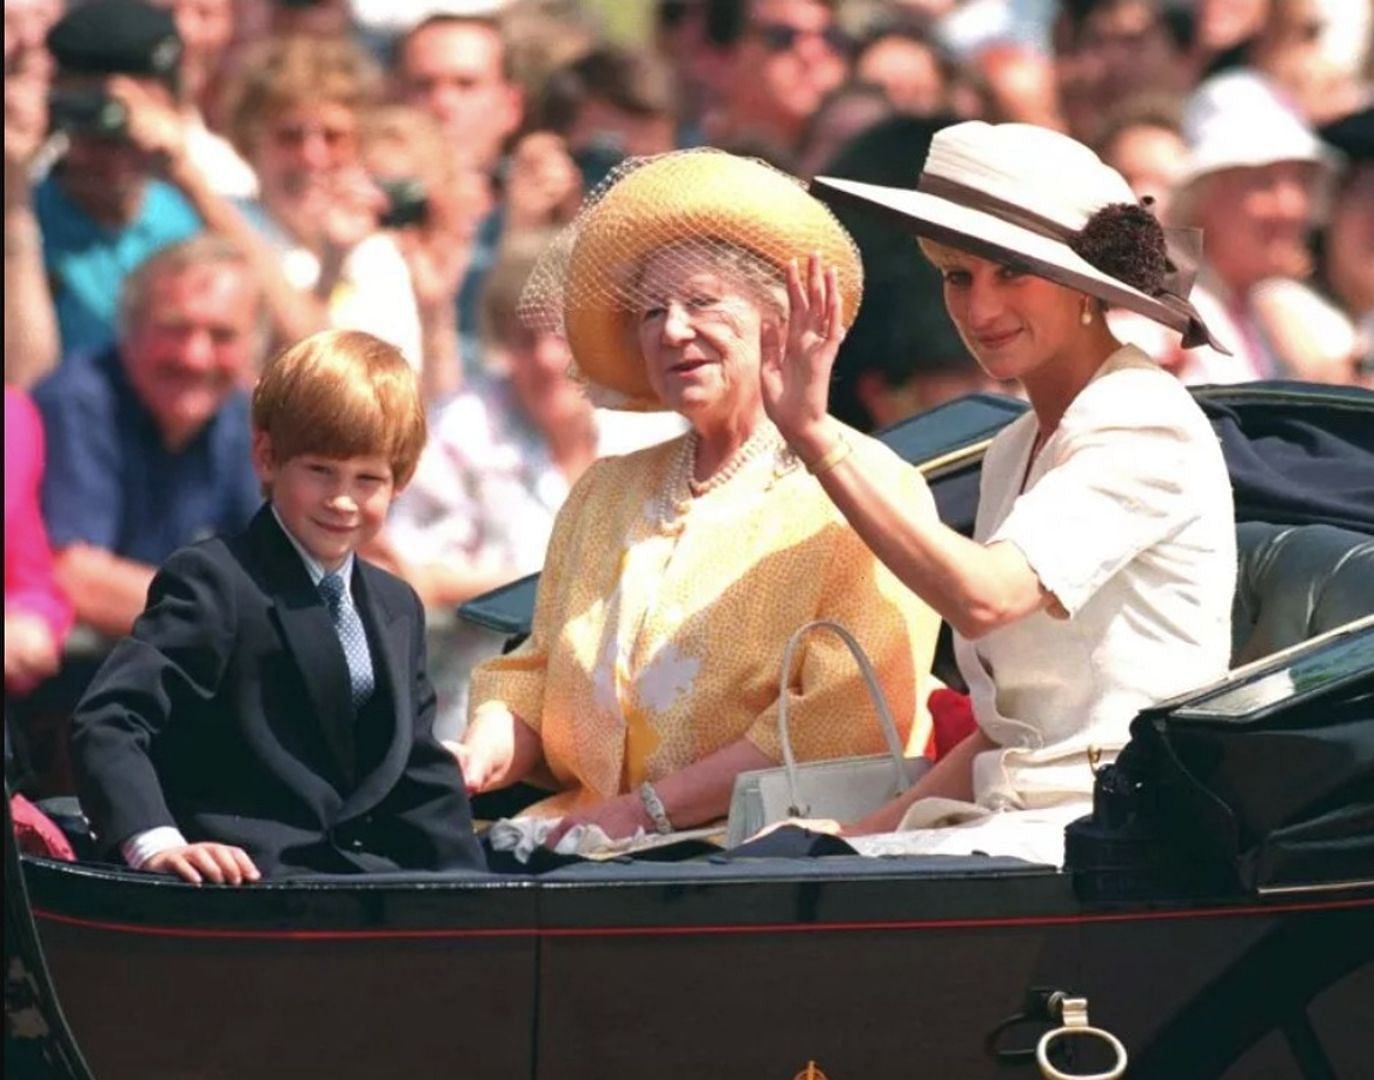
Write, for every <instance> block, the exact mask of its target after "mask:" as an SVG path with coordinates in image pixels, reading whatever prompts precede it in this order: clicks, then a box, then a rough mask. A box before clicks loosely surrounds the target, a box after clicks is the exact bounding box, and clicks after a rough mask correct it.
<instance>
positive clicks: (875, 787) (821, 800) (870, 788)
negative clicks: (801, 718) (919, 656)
mask: <svg viewBox="0 0 1374 1080" xmlns="http://www.w3.org/2000/svg"><path fill="white" fill-rule="evenodd" d="M815 629H825V630H830V631H832V632H833V633H835V634H836V635H838V637H839V639H840V640H841V641H843V642H844V643H845V645H847V646H848V647H849V651H850V653H852V654H853V656H854V659H855V661H856V662H857V663H858V665H859V671H860V673H861V674H862V675H863V677H864V682H865V683H866V684H867V685H868V693H869V696H870V697H871V698H872V700H873V704H874V707H875V708H876V709H877V710H878V720H879V722H880V724H881V725H882V729H883V738H884V739H885V740H886V741H887V749H888V752H887V753H886V754H872V755H869V756H866V757H848V758H833V759H831V760H829V761H812V762H807V763H805V764H802V765H798V764H797V760H796V757H795V756H794V755H793V753H792V741H791V738H790V736H789V732H788V727H787V702H788V698H789V697H790V696H791V695H790V694H788V692H787V689H786V688H787V686H788V685H789V684H790V682H791V678H792V657H793V654H794V653H795V652H796V649H797V646H798V644H800V642H801V639H802V638H803V637H805V636H806V635H807V634H808V633H810V632H811V631H812V630H815ZM780 685H781V686H782V687H783V690H782V695H781V697H780V698H779V699H778V736H779V740H780V742H781V743H782V762H783V763H782V766H781V767H775V768H771V769H754V770H752V771H750V772H742V773H740V774H739V775H738V776H737V777H735V787H734V791H733V792H732V793H731V796H730V817H729V820H728V821H727V823H726V836H725V846H726V847H734V846H735V845H736V844H741V843H743V842H744V841H745V840H747V839H748V838H749V837H751V836H753V835H754V833H756V832H758V831H759V830H760V829H762V828H763V827H764V826H765V825H772V824H773V823H774V822H776V821H782V820H784V819H786V818H789V817H814V818H834V819H835V820H836V821H842V822H845V821H854V820H856V819H858V818H861V817H863V816H865V815H866V814H870V813H872V812H873V811H874V810H876V809H878V807H880V806H882V805H883V804H884V803H886V802H888V801H889V800H890V799H894V798H896V797H897V796H898V795H900V794H901V793H902V792H903V791H905V790H906V789H907V788H909V787H910V786H911V785H912V783H914V782H915V780H916V779H917V778H918V777H919V776H921V775H922V774H923V773H924V772H925V771H926V770H927V769H928V768H930V762H928V761H927V760H926V759H925V758H923V757H920V758H908V757H903V756H902V744H901V740H900V739H898V737H897V726H896V725H895V724H894V723H893V722H892V713H891V712H890V711H889V709H888V707H887V701H886V700H885V699H884V698H883V691H882V687H880V686H879V685H878V676H877V674H876V673H875V672H874V670H873V664H872V662H871V661H870V660H869V659H868V656H867V655H866V654H865V653H864V651H863V647H862V646H861V645H860V644H859V643H858V642H857V641H856V640H855V639H854V635H853V634H851V633H850V632H849V631H848V630H846V629H845V628H844V627H843V626H841V625H840V624H839V623H837V622H832V621H830V620H829V619H818V620H816V621H815V622H809V623H806V624H805V625H804V626H802V627H800V628H798V630H797V631H796V633H794V634H793V635H792V636H791V637H790V638H789V639H788V641H787V647H786V648H785V649H784V650H783V654H782V680H781V683H780Z"/></svg>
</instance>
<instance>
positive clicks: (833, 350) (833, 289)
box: [759, 254, 844, 461]
mask: <svg viewBox="0 0 1374 1080" xmlns="http://www.w3.org/2000/svg"><path fill="white" fill-rule="evenodd" d="M787 298H788V310H789V315H788V318H787V321H786V323H785V324H784V325H781V326H779V325H778V324H777V323H773V322H768V323H765V324H764V327H763V332H762V342H761V346H762V351H761V358H760V365H759V377H760V383H761V386H762V391H763V405H764V408H765V409H766V410H767V412H768V417H769V419H771V420H772V421H773V423H774V424H776V425H777V427H778V430H779V431H781V432H782V434H783V437H784V438H785V439H787V441H788V443H789V444H790V445H791V446H792V448H793V450H795V451H797V452H798V453H799V454H800V455H801V456H802V458H803V460H806V461H814V460H815V459H816V458H818V457H820V456H822V455H823V454H824V453H825V450H826V445H825V444H826V443H828V441H829V439H830V438H831V436H830V435H829V433H828V432H827V430H826V428H827V424H826V420H827V415H826V414H827V411H828V408H829V398H830V372H831V369H832V368H833V367H834V366H835V357H836V355H837V354H838V353H839V350H840V343H841V342H842V341H843V340H844V310H843V309H844V299H843V297H842V295H841V293H840V286H839V278H838V275H837V274H836V271H835V268H834V267H827V266H824V265H823V264H822V262H821V260H820V257H819V256H817V255H814V254H813V255H811V257H810V258H809V259H808V260H807V267H806V277H805V281H803V278H802V270H801V268H800V267H798V266H797V264H796V263H795V262H793V263H792V264H791V265H790V266H789V267H788V270H787Z"/></svg>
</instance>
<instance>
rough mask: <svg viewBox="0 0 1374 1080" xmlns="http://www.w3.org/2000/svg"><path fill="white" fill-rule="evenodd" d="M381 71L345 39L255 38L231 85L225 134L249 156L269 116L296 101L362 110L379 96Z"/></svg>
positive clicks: (375, 102) (381, 83) (372, 103)
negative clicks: (251, 48)
mask: <svg viewBox="0 0 1374 1080" xmlns="http://www.w3.org/2000/svg"><path fill="white" fill-rule="evenodd" d="M382 90H383V82H382V73H381V71H380V69H379V68H378V67H377V65H376V64H375V63H373V61H372V58H371V57H369V56H368V55H367V54H366V53H365V52H363V50H362V49H361V48H359V47H358V46H357V45H354V44H353V43H352V42H351V41H348V40H346V39H337V40H336V39H332V38H314V37H301V36H293V37H286V38H277V39H274V40H271V41H266V42H262V43H260V44H259V45H258V46H256V47H255V48H254V49H253V50H251V51H250V52H249V53H248V55H247V56H245V58H244V62H243V68H242V74H241V75H240V76H239V78H238V80H237V81H236V82H235V83H234V85H233V86H232V87H231V88H230V91H229V99H230V104H229V108H228V115H229V122H228V129H229V132H228V133H229V138H230V141H231V142H232V143H233V144H234V148H235V149H236V150H238V152H239V153H240V154H243V155H244V156H245V157H247V158H250V159H251V158H252V156H253V152H254V148H255V146H256V145H257V141H258V139H259V138H260V137H261V135H262V131H263V129H264V128H265V127H266V126H267V124H268V123H270V122H271V120H272V118H273V117H275V116H277V115H279V114H280V113H283V112H286V111H287V110H288V109H293V108H296V107H297V106H301V105H321V104H328V105H342V106H344V107H345V108H348V109H351V110H353V112H355V113H358V114H360V115H361V114H363V113H365V112H367V111H368V110H369V109H371V108H372V107H373V106H375V105H376V104H377V103H378V102H379V101H380V100H381V95H382Z"/></svg>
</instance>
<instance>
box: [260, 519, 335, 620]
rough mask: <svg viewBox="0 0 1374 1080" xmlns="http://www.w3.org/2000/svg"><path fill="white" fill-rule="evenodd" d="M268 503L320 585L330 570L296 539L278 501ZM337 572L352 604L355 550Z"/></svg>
mask: <svg viewBox="0 0 1374 1080" xmlns="http://www.w3.org/2000/svg"><path fill="white" fill-rule="evenodd" d="M268 505H269V506H271V507H272V516H273V517H274V518H276V519H277V524H278V525H280V526H281V531H282V532H284V533H286V538H287V539H288V540H290V541H291V546H292V547H293V548H295V549H296V554H297V555H299V556H300V557H301V562H303V563H305V572H306V573H307V574H309V575H310V583H311V584H312V585H316V586H318V585H319V583H320V581H321V580H322V579H323V578H324V575H325V574H327V573H329V571H327V570H326V569H325V568H324V565H323V564H322V563H321V562H320V561H319V559H317V558H315V556H313V555H311V554H310V552H308V551H306V550H305V547H304V545H303V544H302V543H301V542H300V541H299V540H297V539H296V537H295V534H294V533H292V531H291V530H290V529H288V528H287V527H286V522H284V521H282V519H281V515H280V514H279V513H277V506H276V503H269V504H268ZM337 573H338V574H339V575H340V576H342V577H343V583H344V595H346V596H347V597H348V602H349V603H350V604H351V603H352V602H353V552H351V551H350V552H349V553H348V556H347V558H345V559H344V561H343V565H342V566H340V567H339V569H338V571H337Z"/></svg>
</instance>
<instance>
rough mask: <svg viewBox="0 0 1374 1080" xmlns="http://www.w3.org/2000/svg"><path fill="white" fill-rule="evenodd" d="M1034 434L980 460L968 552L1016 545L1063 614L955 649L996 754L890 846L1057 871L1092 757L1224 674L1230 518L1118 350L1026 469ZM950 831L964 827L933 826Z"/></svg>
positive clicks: (1194, 439)
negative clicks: (980, 854) (968, 790)
mask: <svg viewBox="0 0 1374 1080" xmlns="http://www.w3.org/2000/svg"><path fill="white" fill-rule="evenodd" d="M1036 430H1037V427H1036V418H1035V415H1034V414H1033V413H1028V414H1026V415H1025V416H1022V417H1021V418H1019V419H1018V420H1016V421H1014V422H1013V423H1012V424H1010V425H1009V426H1008V427H1007V428H1005V429H1004V430H1003V431H1002V432H1001V433H1000V434H999V435H998V436H997V438H996V439H994V440H993V443H992V445H991V446H990V447H989V448H988V451H987V454H986V456H985V458H984V461H983V471H982V487H981V492H980V499H979V506H978V517H977V522H976V525H975V531H974V538H975V539H976V540H979V541H981V542H983V543H989V544H991V543H997V542H1003V541H1004V542H1008V543H1012V544H1015V545H1016V546H1017V547H1018V548H1019V549H1020V550H1021V552H1022V553H1023V554H1024V555H1025V557H1026V560H1027V561H1028V562H1029V563H1030V565H1031V568H1032V569H1033V570H1034V571H1035V573H1036V574H1037V576H1038V577H1039V578H1040V581H1041V583H1042V584H1043V585H1044V586H1045V588H1047V589H1049V590H1050V591H1051V592H1053V593H1054V594H1055V596H1056V597H1057V598H1058V599H1059V601H1060V603H1061V604H1062V605H1063V607H1064V608H1065V609H1066V610H1067V611H1068V612H1069V615H1070V617H1069V618H1068V619H1061V618H1055V617H1054V616H1052V615H1050V614H1049V613H1048V612H1046V611H1041V612H1038V613H1036V614H1034V615H1031V616H1029V617H1027V618H1024V619H1021V620H1019V621H1017V622H1015V623H1012V624H1010V625H1008V626H1005V627H1002V628H1001V629H999V630H996V631H994V632H992V633H990V634H987V635H986V636H985V637H983V638H982V639H980V640H978V641H976V642H971V641H967V640H964V639H962V638H960V637H959V636H958V635H956V636H955V652H956V657H957V659H958V662H959V668H960V671H961V672H962V673H963V675H964V678H965V679H966V680H967V681H968V683H969V689H970V696H971V697H972V700H973V711H974V715H975V717H976V719H977V721H978V724H979V726H980V727H981V728H982V730H983V731H984V732H985V733H986V734H987V735H988V737H989V738H991V739H992V740H993V741H994V742H996V743H998V744H999V747H1000V748H999V749H996V750H989V751H986V752H984V753H982V754H980V755H979V756H978V757H977V758H975V759H974V765H973V787H974V799H975V802H976V804H977V805H976V806H970V805H968V804H963V803H953V802H950V801H948V800H937V799H930V800H923V801H922V802H919V803H917V804H915V805H914V806H913V807H912V808H911V811H909V812H908V814H907V817H906V819H905V820H904V822H903V828H904V829H911V828H921V829H926V830H927V831H928V832H929V833H930V834H931V835H930V836H929V837H926V838H924V839H921V840H920V841H919V842H917V843H916V844H915V846H913V844H912V843H906V844H903V845H902V850H908V851H910V850H923V851H941V852H959V851H975V850H976V851H987V852H989V853H995V854H1008V855H1022V856H1025V857H1029V858H1035V859H1038V860H1040V861H1049V862H1056V863H1057V862H1059V861H1061V859H1062V851H1063V832H1062V830H1063V826H1064V825H1065V824H1067V823H1068V822H1069V821H1071V820H1073V819H1074V818H1075V817H1078V816H1080V815H1081V814H1084V813H1087V812H1088V811H1089V810H1090V808H1091V796H1092V783H1093V776H1092V769H1091V766H1090V764H1089V762H1090V757H1091V756H1092V755H1091V754H1090V751H1100V752H1101V760H1102V761H1103V762H1106V761H1110V760H1111V759H1112V757H1113V756H1114V755H1115V753H1116V752H1117V751H1118V750H1120V749H1121V747H1122V746H1123V745H1124V744H1125V742H1126V740H1127V738H1128V737H1129V730H1128V729H1129V726H1130V722H1131V720H1132V718H1133V717H1134V716H1135V714H1136V712H1137V711H1138V710H1139V709H1141V708H1142V707H1144V706H1146V705H1148V704H1151V703H1153V702H1155V701H1159V700H1162V699H1164V698H1166V697H1170V696H1172V695H1174V694H1177V693H1181V692H1183V691H1186V690H1189V689H1191V688H1193V687H1195V686H1200V685H1202V684H1204V683H1207V682H1209V681H1211V680H1213V679H1215V678H1217V677H1219V676H1221V675H1222V674H1224V673H1225V671H1226V669H1227V665H1228V660H1229V655H1230V645H1231V600H1232V594H1233V593H1234V591H1235V576H1236V542H1235V512H1234V506H1233V500H1232V494H1231V485H1230V480H1229V478H1228V474H1227V470H1226V463H1225V461H1224V460H1223V458H1222V454H1221V449H1220V446H1219V444H1218V441H1217V438H1216V436H1215V434H1214V433H1213V431H1212V428H1211V425H1210V424H1209V423H1208V422H1207V419H1206V417H1205V416H1204V415H1203V413H1202V411H1201V410H1200V409H1199V408H1198V406H1197V405H1196V403H1194V402H1193V400H1192V398H1191V397H1190V396H1189V394H1188V392H1187V391H1186V390H1185V389H1184V387H1183V386H1182V385H1181V384H1180V383H1179V382H1178V380H1176V379H1175V378H1174V377H1173V376H1172V375H1170V374H1168V373H1167V372H1164V371H1162V370H1161V369H1160V368H1159V367H1158V366H1156V365H1155V364H1154V363H1153V362H1152V361H1151V360H1150V359H1149V358H1148V357H1147V356H1146V355H1145V354H1144V353H1142V352H1141V351H1140V350H1139V349H1136V348H1134V347H1131V346H1127V347H1125V348H1122V349H1120V350H1118V351H1117V352H1115V353H1113V354H1112V355H1111V356H1110V357H1109V358H1108V359H1107V360H1106V362H1105V363H1104V364H1103V365H1102V367H1101V368H1100V369H1099V371H1098V373H1097V374H1096V375H1095V376H1094V378H1093V380H1092V381H1091V382H1090V383H1089V384H1088V385H1087V386H1086V387H1085V388H1084V389H1083V390H1082V391H1081V392H1080V393H1079V395H1078V396H1077V397H1076V398H1075V399H1074V400H1073V402H1072V404H1070V406H1069V408H1068V410H1067V411H1066V412H1065V413H1064V416H1063V419H1062V420H1061V421H1060V423H1059V426H1058V428H1057V429H1056V430H1055V432H1054V433H1053V434H1052V435H1051V436H1050V437H1049V439H1048V440H1047V441H1046V443H1045V445H1044V447H1043V448H1042V450H1041V451H1040V453H1039V455H1038V456H1037V457H1036V459H1035V460H1034V461H1033V462H1032V461H1029V457H1030V452H1031V447H1032V445H1033V443H1034V441H1035V436H1036ZM1023 479H1024V490H1023V484H1022V482H1023ZM989 811H991V812H992V814H991V815H990V816H989V813H988V812H989ZM951 822H964V824H963V825H962V826H960V827H954V828H931V826H938V825H948V824H950V823H951ZM908 840H909V841H914V840H917V838H915V837H908ZM927 841H928V842H927Z"/></svg>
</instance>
